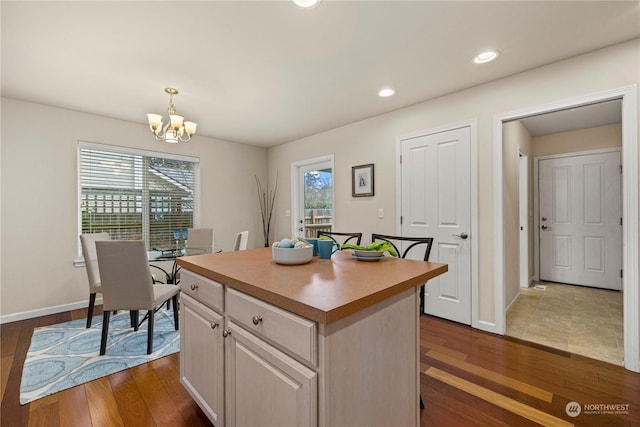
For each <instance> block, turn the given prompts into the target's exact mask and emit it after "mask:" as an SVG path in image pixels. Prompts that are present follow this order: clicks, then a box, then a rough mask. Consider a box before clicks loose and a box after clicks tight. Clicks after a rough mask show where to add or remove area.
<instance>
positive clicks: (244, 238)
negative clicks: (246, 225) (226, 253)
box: [233, 230, 249, 251]
mask: <svg viewBox="0 0 640 427" xmlns="http://www.w3.org/2000/svg"><path fill="white" fill-rule="evenodd" d="M248 241H249V231H247V230H245V231H241V232H239V233H238V235H237V236H236V245H235V247H234V248H233V250H234V251H244V250H246V249H247V242H248Z"/></svg>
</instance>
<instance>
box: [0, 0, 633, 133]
mask: <svg viewBox="0 0 640 427" xmlns="http://www.w3.org/2000/svg"><path fill="white" fill-rule="evenodd" d="M0 5H1V6H0V7H1V20H2V21H1V24H2V28H1V31H2V32H1V36H2V38H1V43H2V57H1V60H2V64H1V66H2V68H1V71H2V74H1V79H2V86H1V91H2V96H5V97H9V98H15V99H21V100H25V101H30V102H35V103H41V104H45V105H52V106H56V107H61V108H67V109H71V110H76V111H84V112H88V113H92V114H98V115H102V116H107V117H112V118H116V119H121V120H127V121H131V122H136V123H146V116H145V115H146V113H148V112H157V113H163V114H165V113H166V107H167V105H168V96H167V95H166V94H165V93H164V91H163V90H164V88H165V87H168V86H172V87H176V88H178V89H179V90H180V95H178V96H177V97H175V98H174V102H175V105H176V108H177V110H178V112H179V113H181V114H183V115H184V116H185V117H186V119H188V120H193V121H196V122H198V125H199V126H198V134H199V135H206V136H210V137H214V138H220V139H224V140H229V141H236V142H242V143H247V144H253V145H258V146H274V145H278V144H282V143H285V142H289V141H292V140H296V139H299V138H302V137H305V136H309V135H312V134H315V133H318V132H322V131H325V130H328V129H332V128H335V127H338V126H341V125H345V124H348V123H352V122H355V121H358V120H362V119H365V118H368V117H372V116H375V115H378V114H381V113H385V112H388V111H392V110H395V109H398V108H402V107H405V106H408V105H412V104H416V103H418V102H422V101H425V100H428V99H432V98H435V97H438V96H441V95H443V94H447V93H451V92H455V91H459V90H461V89H464V88H468V87H472V86H475V85H479V84H482V83H485V82H488V81H491V80H495V79H498V78H501V77H505V76H508V75H512V74H515V73H518V72H521V71H524V70H528V69H531V68H534V67H538V66H541V65H545V64H548V63H552V62H555V61H558V60H562V59H565V58H568V57H571V56H575V55H579V54H582V53H585V52H589V51H592V50H595V49H599V48H602V47H606V46H609V45H612V44H615V43H619V42H623V41H626V40H630V39H633V38H636V37H639V36H640V7H639V3H638V2H637V1H630V2H629V1H625V2H615V1H600V2H598V1H586V2H581V1H548V2H537V1H533V2H519V1H504V2H500V1H498V2H484V1H471V2H455V1H445V2H435V1H410V2H401V1H371V2H369V1H352V2H345V1H328V0H324V1H323V2H322V3H321V4H320V5H319V6H318V7H317V8H315V9H312V10H305V9H301V8H299V7H297V6H295V5H294V4H293V2H291V1H288V0H283V1H257V2H246V1H227V2H225V1H196V2H185V1H179V2H178V1H174V2H149V1H141V2H120V1H113V2H108V1H107V2H93V1H72V2H57V1H46V2H32V1H16V2H13V1H6V0H3V1H2V2H1V3H0ZM486 49H498V50H499V51H500V52H501V55H500V57H499V58H498V60H496V61H494V62H492V63H489V64H485V65H476V64H474V63H473V62H472V58H473V57H474V56H475V55H476V54H477V53H479V52H480V51H483V50H486ZM384 86H392V87H394V88H395V89H396V95H395V96H393V97H391V98H386V99H382V98H379V97H378V96H377V91H378V90H379V89H380V88H382V87H384Z"/></svg>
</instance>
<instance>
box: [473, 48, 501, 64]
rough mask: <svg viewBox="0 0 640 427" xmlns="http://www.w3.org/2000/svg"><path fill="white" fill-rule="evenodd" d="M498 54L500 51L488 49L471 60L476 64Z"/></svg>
mask: <svg viewBox="0 0 640 427" xmlns="http://www.w3.org/2000/svg"><path fill="white" fill-rule="evenodd" d="M498 55H500V52H498V51H497V50H488V51H486V52H482V53H481V54H479V55H478V56H476V57H475V58H474V59H473V62H475V63H476V64H485V63H487V62H491V61H493V60H494V59H496V58H497V57H498Z"/></svg>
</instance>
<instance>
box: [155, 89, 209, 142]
mask: <svg viewBox="0 0 640 427" xmlns="http://www.w3.org/2000/svg"><path fill="white" fill-rule="evenodd" d="M164 91H165V92H167V93H168V94H169V108H168V109H167V111H168V112H169V122H168V123H167V124H166V125H164V127H163V126H162V115H161V114H153V113H151V114H147V118H148V119H149V127H150V128H151V132H153V134H154V135H155V137H156V139H157V140H158V141H164V142H168V143H170V144H177V143H178V142H187V141H189V140H190V139H191V135H193V134H194V133H196V126H198V124H197V123H194V122H185V121H184V117H182V116H181V115H179V114H176V108H175V107H174V106H173V95H177V94H178V89H174V88H172V87H168V88H165V89H164Z"/></svg>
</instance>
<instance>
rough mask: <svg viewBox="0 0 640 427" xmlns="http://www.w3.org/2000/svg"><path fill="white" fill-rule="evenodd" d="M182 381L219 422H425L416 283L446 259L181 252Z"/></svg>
mask: <svg viewBox="0 0 640 427" xmlns="http://www.w3.org/2000/svg"><path fill="white" fill-rule="evenodd" d="M177 262H178V264H179V265H180V266H181V267H182V268H183V270H182V279H181V283H180V286H181V288H182V290H183V293H182V297H181V299H182V308H181V313H180V316H181V320H182V322H181V323H182V326H181V353H180V369H181V373H180V376H181V381H182V383H183V384H184V385H185V387H186V388H187V390H188V391H189V392H190V393H191V395H192V396H193V397H194V399H195V400H196V402H197V403H198V404H199V405H200V407H201V408H202V409H203V411H204V412H205V413H206V414H207V416H209V418H210V419H211V421H212V422H213V423H214V424H215V425H216V426H217V427H222V426H236V425H237V426H250V425H278V426H289V425H291V426H294V425H295V426H302V425H309V426H359V425H360V426H376V425H379V426H390V425H394V426H396V425H397V426H416V425H418V424H419V409H418V407H419V387H420V380H419V374H418V372H419V354H418V350H419V335H420V331H419V315H418V304H419V296H418V289H419V287H420V286H421V285H422V284H424V283H425V282H427V281H428V280H429V279H431V278H433V277H435V276H438V275H440V274H443V273H445V272H446V271H447V266H446V265H445V264H439V263H432V262H423V261H413V260H401V259H397V258H391V257H385V258H383V259H381V260H379V261H375V262H364V261H357V260H356V259H354V258H353V257H352V255H351V253H350V252H348V251H344V252H337V253H335V254H334V255H333V256H332V258H331V259H319V258H318V257H314V258H313V260H312V261H311V262H310V263H308V264H303V265H279V264H276V263H274V262H273V261H272V259H271V249H270V248H264V249H253V250H249V251H238V252H228V253H219V254H207V255H197V256H190V257H184V258H180V259H178V261H177Z"/></svg>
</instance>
